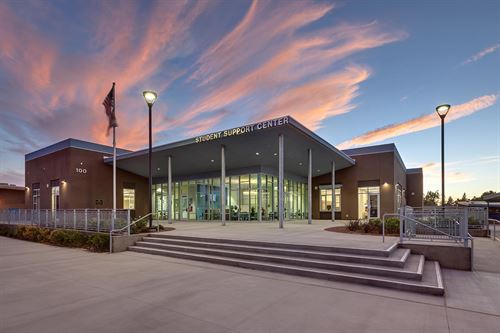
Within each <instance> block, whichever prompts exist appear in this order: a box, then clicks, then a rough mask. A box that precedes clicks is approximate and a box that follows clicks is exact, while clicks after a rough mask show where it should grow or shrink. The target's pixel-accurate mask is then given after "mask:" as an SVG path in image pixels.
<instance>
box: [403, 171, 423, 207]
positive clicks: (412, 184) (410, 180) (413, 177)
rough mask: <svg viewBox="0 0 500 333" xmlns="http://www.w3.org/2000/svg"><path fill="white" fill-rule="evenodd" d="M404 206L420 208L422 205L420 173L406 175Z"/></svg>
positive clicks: (421, 178)
mask: <svg viewBox="0 0 500 333" xmlns="http://www.w3.org/2000/svg"><path fill="white" fill-rule="evenodd" d="M406 186H407V187H406V204H407V205H408V206H412V207H421V206H423V204H424V176H423V174H422V173H409V174H407V175H406Z"/></svg>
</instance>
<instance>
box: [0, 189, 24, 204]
mask: <svg viewBox="0 0 500 333" xmlns="http://www.w3.org/2000/svg"><path fill="white" fill-rule="evenodd" d="M4 208H24V190H19V189H3V188H0V209H4Z"/></svg>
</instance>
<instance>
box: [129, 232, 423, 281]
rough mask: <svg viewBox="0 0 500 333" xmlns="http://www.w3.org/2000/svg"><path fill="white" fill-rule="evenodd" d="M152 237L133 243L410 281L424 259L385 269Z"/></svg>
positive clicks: (415, 257) (414, 257)
mask: <svg viewBox="0 0 500 333" xmlns="http://www.w3.org/2000/svg"><path fill="white" fill-rule="evenodd" d="M154 240H155V239H154V238H152V237H146V238H145V239H144V241H139V242H137V243H136V246H139V247H143V248H155V249H162V250H169V251H178V252H187V253H196V254H204V255H212V256H220V257H227V258H237V259H244V260H254V261H264V262H274V263H279V264H285V265H294V266H299V267H308V268H321V269H327V270H338V271H345V272H354V273H364V274H372V275H378V276H388V277H399V278H404V279H412V280H421V279H422V271H423V266H424V260H425V259H424V256H422V255H411V256H409V257H408V259H407V260H406V263H405V265H404V267H401V268H392V267H391V268H388V267H383V266H379V265H377V264H376V263H375V264H373V263H370V264H365V263H363V264H359V263H350V262H346V261H335V260H331V259H329V260H324V259H310V258H304V257H291V256H280V255H270V254H261V253H254V252H252V251H250V252H243V251H241V249H239V251H232V250H226V249H213V248H206V247H198V246H184V245H174V244H169V243H162V242H155V241H154ZM191 243H192V242H191ZM367 259H368V258H367ZM377 259H379V258H377Z"/></svg>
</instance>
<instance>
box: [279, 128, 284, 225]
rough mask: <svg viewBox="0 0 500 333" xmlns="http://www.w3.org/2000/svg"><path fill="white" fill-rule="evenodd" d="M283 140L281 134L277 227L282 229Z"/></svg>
mask: <svg viewBox="0 0 500 333" xmlns="http://www.w3.org/2000/svg"><path fill="white" fill-rule="evenodd" d="M284 152H285V147H284V138H283V134H280V135H279V137H278V215H279V216H278V219H279V227H280V229H282V228H283V220H284V219H285V202H284V200H283V199H284V198H283V187H284V186H283V185H284V178H285V177H284Z"/></svg>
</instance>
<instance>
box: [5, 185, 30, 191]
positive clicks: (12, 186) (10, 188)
mask: <svg viewBox="0 0 500 333" xmlns="http://www.w3.org/2000/svg"><path fill="white" fill-rule="evenodd" d="M25 189H26V188H25V187H24V186H17V185H14V184H7V183H0V190H13V191H24V190H25Z"/></svg>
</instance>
